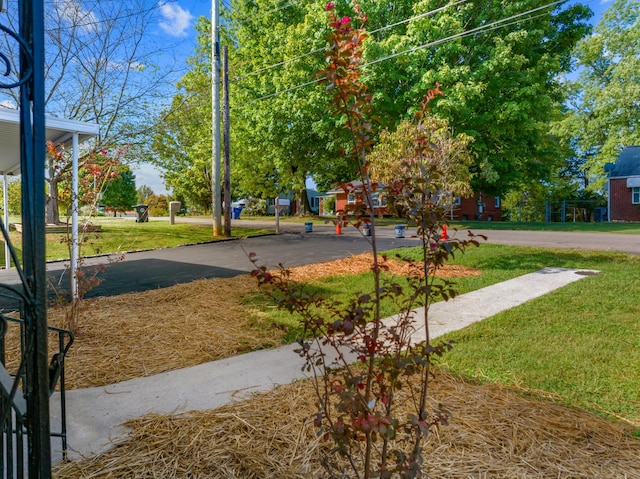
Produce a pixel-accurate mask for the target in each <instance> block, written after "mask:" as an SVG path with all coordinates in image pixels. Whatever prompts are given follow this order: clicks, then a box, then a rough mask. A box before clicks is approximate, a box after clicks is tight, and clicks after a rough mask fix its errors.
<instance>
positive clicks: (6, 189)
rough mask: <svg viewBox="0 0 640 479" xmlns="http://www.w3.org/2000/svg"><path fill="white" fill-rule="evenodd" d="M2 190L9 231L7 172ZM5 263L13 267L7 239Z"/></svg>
mask: <svg viewBox="0 0 640 479" xmlns="http://www.w3.org/2000/svg"><path fill="white" fill-rule="evenodd" d="M2 186H3V188H2V190H3V195H2V196H3V203H2V204H3V205H4V227H5V228H7V233H9V191H8V188H9V181H8V180H7V172H6V171H5V172H3V174H2ZM4 264H5V268H6V269H9V268H11V252H10V251H9V245H8V244H7V242H6V241H5V243H4Z"/></svg>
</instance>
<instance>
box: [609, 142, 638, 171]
mask: <svg viewBox="0 0 640 479" xmlns="http://www.w3.org/2000/svg"><path fill="white" fill-rule="evenodd" d="M604 169H605V171H606V172H607V176H608V177H609V178H628V177H630V176H640V146H627V147H625V149H624V150H622V152H621V153H620V155H619V156H618V159H617V160H616V162H615V163H607V164H606V165H605V167H604Z"/></svg>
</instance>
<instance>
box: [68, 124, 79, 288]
mask: <svg viewBox="0 0 640 479" xmlns="http://www.w3.org/2000/svg"><path fill="white" fill-rule="evenodd" d="M78 143H79V141H78V132H75V133H73V137H72V146H71V271H70V274H71V281H70V283H71V298H72V299H78V278H76V272H77V270H78V260H79V258H78Z"/></svg>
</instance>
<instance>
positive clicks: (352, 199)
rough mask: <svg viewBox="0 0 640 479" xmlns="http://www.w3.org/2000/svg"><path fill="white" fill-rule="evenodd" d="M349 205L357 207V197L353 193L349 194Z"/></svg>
mask: <svg viewBox="0 0 640 479" xmlns="http://www.w3.org/2000/svg"><path fill="white" fill-rule="evenodd" d="M347 204H348V205H355V204H356V195H354V194H353V193H349V194H348V195H347Z"/></svg>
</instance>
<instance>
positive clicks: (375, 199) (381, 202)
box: [371, 192, 387, 208]
mask: <svg viewBox="0 0 640 479" xmlns="http://www.w3.org/2000/svg"><path fill="white" fill-rule="evenodd" d="M371 200H372V203H373V207H374V208H380V207H381V206H387V199H386V198H384V197H383V198H382V199H380V192H376V193H373V195H371Z"/></svg>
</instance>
